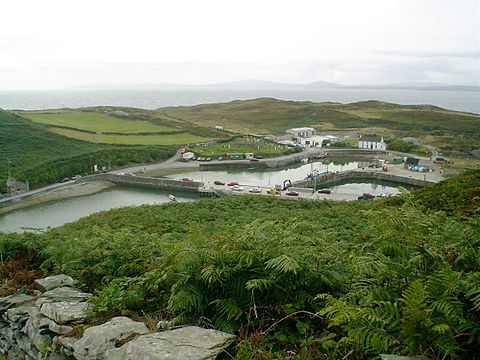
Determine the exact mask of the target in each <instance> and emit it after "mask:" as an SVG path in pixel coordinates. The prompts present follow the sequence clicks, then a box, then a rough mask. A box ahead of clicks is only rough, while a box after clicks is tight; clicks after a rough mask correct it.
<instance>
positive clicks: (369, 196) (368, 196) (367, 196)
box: [362, 193, 375, 199]
mask: <svg viewBox="0 0 480 360" xmlns="http://www.w3.org/2000/svg"><path fill="white" fill-rule="evenodd" d="M362 196H363V197H366V198H371V199H373V198H375V196H374V195H372V194H369V193H363V195H362Z"/></svg>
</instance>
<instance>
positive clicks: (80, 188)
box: [0, 181, 116, 215]
mask: <svg viewBox="0 0 480 360" xmlns="http://www.w3.org/2000/svg"><path fill="white" fill-rule="evenodd" d="M114 186H116V185H115V184H113V183H111V182H108V181H90V182H84V183H73V184H69V185H66V186H63V187H60V188H54V189H50V190H47V191H44V192H40V193H37V194H32V195H30V196H28V198H24V199H18V200H13V201H12V202H11V203H9V204H7V205H5V206H3V207H0V215H3V214H6V213H9V212H12V211H15V210H19V209H23V208H27V207H31V206H35V205H39V204H44V203H48V202H52V201H58V200H63V199H69V198H74V197H79V196H85V195H91V194H96V193H98V192H101V191H103V190H106V189H109V188H111V187H114Z"/></svg>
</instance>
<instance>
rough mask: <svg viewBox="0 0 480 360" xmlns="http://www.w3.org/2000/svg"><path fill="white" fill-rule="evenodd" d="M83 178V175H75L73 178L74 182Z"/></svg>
mask: <svg viewBox="0 0 480 360" xmlns="http://www.w3.org/2000/svg"><path fill="white" fill-rule="evenodd" d="M81 177H82V175H75V176H73V177H72V180H77V179H80V178H81Z"/></svg>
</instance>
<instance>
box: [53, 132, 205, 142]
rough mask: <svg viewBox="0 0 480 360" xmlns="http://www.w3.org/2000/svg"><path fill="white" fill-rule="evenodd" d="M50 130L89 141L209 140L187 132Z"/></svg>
mask: <svg viewBox="0 0 480 360" xmlns="http://www.w3.org/2000/svg"><path fill="white" fill-rule="evenodd" d="M50 131H51V132H53V133H56V134H59V135H63V136H67V137H70V138H74V139H77V140H82V141H88V142H91V143H105V144H126V145H135V144H136V145H175V144H189V143H195V142H202V141H208V140H211V139H209V138H204V137H201V136H196V135H192V134H189V133H183V134H172V135H127V134H125V135H106V134H90V133H85V132H81V131H75V130H70V129H61V128H50Z"/></svg>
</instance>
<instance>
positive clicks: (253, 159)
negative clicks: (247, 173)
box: [250, 158, 259, 161]
mask: <svg viewBox="0 0 480 360" xmlns="http://www.w3.org/2000/svg"><path fill="white" fill-rule="evenodd" d="M250 161H259V160H258V159H255V158H251V159H250Z"/></svg>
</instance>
